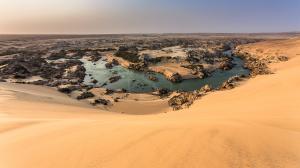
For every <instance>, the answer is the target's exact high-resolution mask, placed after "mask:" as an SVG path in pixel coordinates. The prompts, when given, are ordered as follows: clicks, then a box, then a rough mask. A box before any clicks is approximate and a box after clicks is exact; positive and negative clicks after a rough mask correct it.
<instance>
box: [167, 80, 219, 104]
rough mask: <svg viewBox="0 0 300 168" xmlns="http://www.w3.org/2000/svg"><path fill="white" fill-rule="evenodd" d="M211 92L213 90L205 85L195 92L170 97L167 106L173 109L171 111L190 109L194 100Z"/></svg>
mask: <svg viewBox="0 0 300 168" xmlns="http://www.w3.org/2000/svg"><path fill="white" fill-rule="evenodd" d="M212 90H213V89H212V88H211V87H210V86H209V85H205V86H203V87H202V88H200V89H199V90H195V91H193V92H182V93H179V94H178V95H176V96H174V97H172V98H171V99H170V100H169V101H168V104H169V106H170V107H172V108H173V110H180V109H183V108H185V107H190V106H191V105H192V104H193V103H194V101H195V100H197V99H198V98H200V97H201V96H204V95H205V94H207V93H208V92H211V91H212Z"/></svg>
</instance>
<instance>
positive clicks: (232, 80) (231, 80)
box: [221, 76, 242, 89]
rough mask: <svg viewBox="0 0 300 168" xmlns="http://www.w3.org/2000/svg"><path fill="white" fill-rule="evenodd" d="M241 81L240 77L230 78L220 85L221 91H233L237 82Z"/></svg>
mask: <svg viewBox="0 0 300 168" xmlns="http://www.w3.org/2000/svg"><path fill="white" fill-rule="evenodd" d="M241 80H242V78H241V77H240V76H234V77H231V78H229V79H228V80H227V81H226V82H224V83H223V84H222V86H221V89H233V88H234V87H235V86H236V85H237V82H239V81H241Z"/></svg>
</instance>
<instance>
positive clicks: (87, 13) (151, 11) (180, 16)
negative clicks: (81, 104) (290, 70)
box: [0, 0, 300, 34]
mask: <svg viewBox="0 0 300 168" xmlns="http://www.w3.org/2000/svg"><path fill="white" fill-rule="evenodd" d="M299 30H300V0H0V33H1V34H5V33H33V34H34V33H70V34H72V33H79V34H86V33H96V34H97V33H164V32H169V33H175V32H178V33H181V32H283V31H299Z"/></svg>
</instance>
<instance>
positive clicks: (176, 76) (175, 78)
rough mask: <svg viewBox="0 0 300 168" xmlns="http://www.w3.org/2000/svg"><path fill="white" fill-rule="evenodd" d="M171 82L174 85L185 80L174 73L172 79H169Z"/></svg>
mask: <svg viewBox="0 0 300 168" xmlns="http://www.w3.org/2000/svg"><path fill="white" fill-rule="evenodd" d="M169 80H170V81H171V82H173V83H180V82H182V80H183V79H182V77H181V75H180V74H179V73H174V74H173V75H172V76H171V77H169Z"/></svg>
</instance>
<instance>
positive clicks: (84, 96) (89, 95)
mask: <svg viewBox="0 0 300 168" xmlns="http://www.w3.org/2000/svg"><path fill="white" fill-rule="evenodd" d="M92 97H95V95H94V94H93V93H91V92H82V93H81V94H80V95H79V96H77V97H76V98H77V100H83V99H88V98H92Z"/></svg>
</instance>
